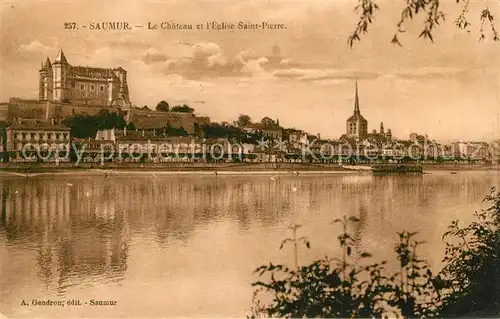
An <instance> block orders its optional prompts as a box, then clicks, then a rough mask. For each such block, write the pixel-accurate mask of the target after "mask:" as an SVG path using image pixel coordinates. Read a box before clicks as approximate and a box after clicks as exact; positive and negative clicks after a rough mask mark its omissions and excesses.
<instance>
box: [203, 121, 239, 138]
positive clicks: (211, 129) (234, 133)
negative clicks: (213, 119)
mask: <svg viewBox="0 0 500 319" xmlns="http://www.w3.org/2000/svg"><path fill="white" fill-rule="evenodd" d="M202 130H203V134H204V137H205V138H227V137H233V138H236V139H239V138H241V137H243V136H244V135H245V133H244V132H242V131H241V130H240V129H239V128H237V127H235V126H232V125H222V124H219V123H210V124H208V125H203V126H202Z"/></svg>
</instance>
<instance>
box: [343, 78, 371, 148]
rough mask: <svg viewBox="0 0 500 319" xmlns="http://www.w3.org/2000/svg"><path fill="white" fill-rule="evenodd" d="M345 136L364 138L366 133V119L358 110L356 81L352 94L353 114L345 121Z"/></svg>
mask: <svg viewBox="0 0 500 319" xmlns="http://www.w3.org/2000/svg"><path fill="white" fill-rule="evenodd" d="M346 129H347V136H348V137H350V138H356V139H364V138H365V137H366V136H367V135H368V121H367V120H366V119H365V118H364V117H363V116H362V115H361V111H360V110H359V96H358V82H357V81H356V88H355V95H354V114H353V115H352V116H351V117H350V118H348V119H347V121H346Z"/></svg>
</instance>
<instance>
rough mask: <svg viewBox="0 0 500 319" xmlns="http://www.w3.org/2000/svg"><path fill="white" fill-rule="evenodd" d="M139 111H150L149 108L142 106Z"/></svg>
mask: <svg viewBox="0 0 500 319" xmlns="http://www.w3.org/2000/svg"><path fill="white" fill-rule="evenodd" d="M141 110H146V111H147V110H150V108H149V107H148V106H147V105H144V106H143V107H141Z"/></svg>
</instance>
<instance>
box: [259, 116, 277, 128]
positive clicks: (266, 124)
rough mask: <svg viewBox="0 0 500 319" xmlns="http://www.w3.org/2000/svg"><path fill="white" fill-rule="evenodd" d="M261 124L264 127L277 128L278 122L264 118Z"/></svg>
mask: <svg viewBox="0 0 500 319" xmlns="http://www.w3.org/2000/svg"><path fill="white" fill-rule="evenodd" d="M260 123H261V124H262V125H264V126H275V125H276V122H274V120H272V119H271V118H269V117H267V116H266V117H264V118H263V119H262V120H261V121H260Z"/></svg>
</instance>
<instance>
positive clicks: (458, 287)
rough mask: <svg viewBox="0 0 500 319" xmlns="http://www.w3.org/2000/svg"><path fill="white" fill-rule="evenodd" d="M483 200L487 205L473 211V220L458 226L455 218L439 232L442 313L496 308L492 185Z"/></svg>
mask: <svg viewBox="0 0 500 319" xmlns="http://www.w3.org/2000/svg"><path fill="white" fill-rule="evenodd" d="M484 201H486V202H489V203H490V205H491V206H490V207H488V208H487V209H485V210H482V211H480V212H475V217H476V220H475V221H474V222H472V223H471V224H470V225H468V226H466V227H461V226H460V223H459V221H458V220H455V221H453V222H452V223H451V224H450V226H449V227H448V231H447V232H446V233H445V234H444V235H443V239H445V240H446V251H445V258H444V262H445V266H444V268H443V270H442V271H441V280H442V285H443V286H444V288H446V289H447V294H446V298H445V305H444V309H443V313H444V314H445V315H448V316H455V315H459V314H462V313H470V312H484V311H486V312H491V311H497V312H498V309H500V193H497V192H496V190H495V189H492V190H491V193H490V194H489V195H488V196H486V197H485V199H484Z"/></svg>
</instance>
